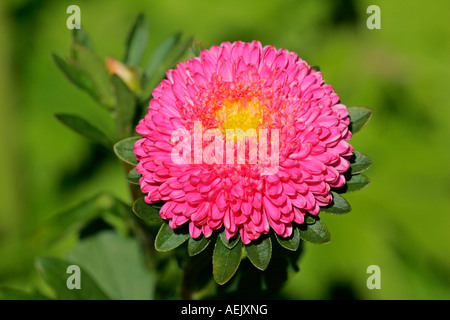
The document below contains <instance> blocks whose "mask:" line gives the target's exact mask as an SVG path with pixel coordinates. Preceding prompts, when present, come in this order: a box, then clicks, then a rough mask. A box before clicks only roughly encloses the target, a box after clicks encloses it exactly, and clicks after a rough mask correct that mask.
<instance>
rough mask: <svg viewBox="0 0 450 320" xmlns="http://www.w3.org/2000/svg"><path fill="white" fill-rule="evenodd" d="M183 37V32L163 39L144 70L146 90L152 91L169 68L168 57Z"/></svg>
mask: <svg viewBox="0 0 450 320" xmlns="http://www.w3.org/2000/svg"><path fill="white" fill-rule="evenodd" d="M180 39H181V32H178V33H176V34H173V35H171V36H169V37H168V38H166V39H165V40H163V41H162V42H161V43H160V44H159V45H158V46H157V47H156V49H155V51H154V52H153V54H152V55H151V57H150V59H149V60H148V62H147V65H146V67H145V71H144V86H143V87H144V92H151V90H153V89H154V87H155V86H156V84H157V83H158V82H159V81H160V80H161V78H162V77H163V76H164V73H165V72H166V71H167V69H168V64H167V61H166V60H167V58H168V55H169V54H170V53H171V52H172V50H174V48H175V47H176V46H177V44H178V43H179V41H180Z"/></svg>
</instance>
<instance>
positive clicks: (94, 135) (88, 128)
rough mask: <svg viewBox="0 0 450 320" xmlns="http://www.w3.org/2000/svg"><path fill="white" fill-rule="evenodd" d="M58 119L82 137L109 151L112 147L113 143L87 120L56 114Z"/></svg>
mask: <svg viewBox="0 0 450 320" xmlns="http://www.w3.org/2000/svg"><path fill="white" fill-rule="evenodd" d="M55 116H56V118H57V119H58V120H59V121H61V122H62V123H63V124H64V125H66V126H67V127H69V128H70V129H72V130H74V131H76V132H78V133H79V134H81V135H82V136H84V137H86V138H88V139H90V140H92V141H93V142H95V143H98V144H101V145H103V146H104V147H106V148H107V149H109V148H110V147H111V146H112V142H111V141H110V140H109V139H108V137H106V135H105V134H104V133H103V132H102V131H101V130H100V129H98V128H97V127H95V126H93V125H92V124H90V123H89V122H88V121H87V120H85V119H83V118H82V117H80V116H77V115H73V114H61V113H59V114H55Z"/></svg>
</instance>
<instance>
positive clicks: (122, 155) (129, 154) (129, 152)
mask: <svg viewBox="0 0 450 320" xmlns="http://www.w3.org/2000/svg"><path fill="white" fill-rule="evenodd" d="M141 138H142V137H130V138H126V139H123V140H121V141H119V142H117V143H116V144H115V145H114V152H115V153H116V155H117V157H119V159H120V160H122V161H124V162H126V163H128V164H131V165H133V166H135V165H136V164H137V163H138V162H137V160H136V155H135V154H134V152H133V148H134V143H135V142H136V141H138V140H139V139H141Z"/></svg>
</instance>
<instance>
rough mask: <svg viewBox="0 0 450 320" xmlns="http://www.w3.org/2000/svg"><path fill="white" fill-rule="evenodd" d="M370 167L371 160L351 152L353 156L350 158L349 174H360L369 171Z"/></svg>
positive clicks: (358, 153)
mask: <svg viewBox="0 0 450 320" xmlns="http://www.w3.org/2000/svg"><path fill="white" fill-rule="evenodd" d="M371 165H372V160H370V158H369V157H368V156H366V155H365V154H362V153H361V152H359V151H356V150H355V151H353V155H352V156H351V157H350V170H351V171H350V172H351V174H356V173H361V172H363V171H366V170H367V169H369V167H370V166H371Z"/></svg>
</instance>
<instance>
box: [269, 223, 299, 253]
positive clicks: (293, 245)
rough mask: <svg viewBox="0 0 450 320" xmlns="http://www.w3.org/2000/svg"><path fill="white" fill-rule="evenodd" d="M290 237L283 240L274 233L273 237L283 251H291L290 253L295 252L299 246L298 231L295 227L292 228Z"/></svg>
mask: <svg viewBox="0 0 450 320" xmlns="http://www.w3.org/2000/svg"><path fill="white" fill-rule="evenodd" d="M293 228H294V229H293V230H292V235H291V236H290V237H288V238H283V237H281V236H279V235H278V234H276V233H275V237H276V239H277V241H278V243H279V244H280V245H281V246H282V247H283V248H285V249H288V250H291V251H297V249H298V247H299V245H300V232H299V231H298V228H297V227H293Z"/></svg>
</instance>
